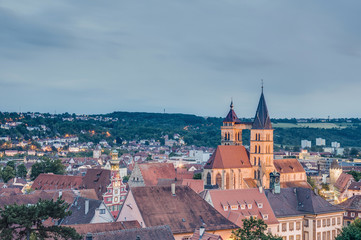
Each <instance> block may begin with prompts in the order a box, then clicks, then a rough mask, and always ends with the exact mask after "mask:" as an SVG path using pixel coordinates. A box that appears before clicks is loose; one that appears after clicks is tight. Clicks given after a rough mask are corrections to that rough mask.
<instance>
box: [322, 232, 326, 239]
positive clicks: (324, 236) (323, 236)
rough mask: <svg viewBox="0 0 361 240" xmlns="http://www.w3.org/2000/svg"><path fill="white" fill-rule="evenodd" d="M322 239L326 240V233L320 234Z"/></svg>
mask: <svg viewBox="0 0 361 240" xmlns="http://www.w3.org/2000/svg"><path fill="white" fill-rule="evenodd" d="M322 239H324V240H326V232H323V233H322Z"/></svg>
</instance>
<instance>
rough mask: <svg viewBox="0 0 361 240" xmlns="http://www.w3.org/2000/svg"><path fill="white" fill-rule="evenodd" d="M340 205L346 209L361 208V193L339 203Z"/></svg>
mask: <svg viewBox="0 0 361 240" xmlns="http://www.w3.org/2000/svg"><path fill="white" fill-rule="evenodd" d="M338 206H339V207H341V208H342V209H345V210H357V211H360V210H361V195H355V196H352V197H351V198H349V199H347V200H346V201H344V202H342V203H340V204H338Z"/></svg>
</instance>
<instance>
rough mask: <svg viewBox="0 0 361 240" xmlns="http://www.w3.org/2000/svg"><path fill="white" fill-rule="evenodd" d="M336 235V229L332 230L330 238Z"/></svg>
mask: <svg viewBox="0 0 361 240" xmlns="http://www.w3.org/2000/svg"><path fill="white" fill-rule="evenodd" d="M335 237H336V230H332V239H335Z"/></svg>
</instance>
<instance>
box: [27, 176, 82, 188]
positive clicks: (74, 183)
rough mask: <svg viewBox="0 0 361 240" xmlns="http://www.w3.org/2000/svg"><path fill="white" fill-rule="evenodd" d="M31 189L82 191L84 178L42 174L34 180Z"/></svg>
mask: <svg viewBox="0 0 361 240" xmlns="http://www.w3.org/2000/svg"><path fill="white" fill-rule="evenodd" d="M31 188H32V189H35V190H54V189H81V188H83V178H82V177H80V176H67V175H56V174H49V173H41V174H40V175H39V176H38V177H37V178H36V179H35V180H34V183H33V185H32V186H31Z"/></svg>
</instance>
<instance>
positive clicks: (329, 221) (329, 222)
mask: <svg viewBox="0 0 361 240" xmlns="http://www.w3.org/2000/svg"><path fill="white" fill-rule="evenodd" d="M330 225H331V220H330V219H329V218H328V219H327V227H329V226H330Z"/></svg>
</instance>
